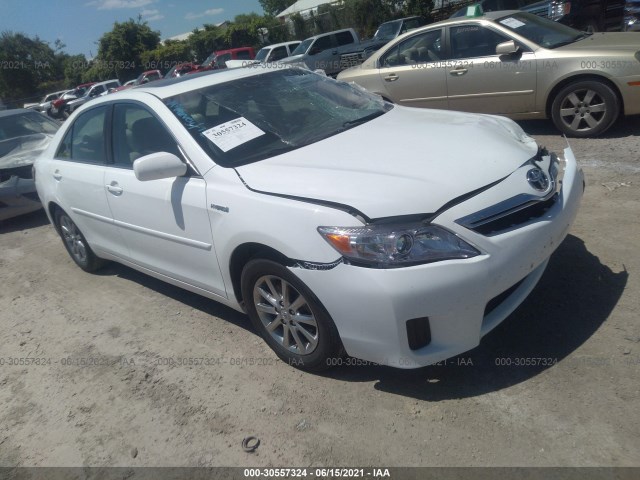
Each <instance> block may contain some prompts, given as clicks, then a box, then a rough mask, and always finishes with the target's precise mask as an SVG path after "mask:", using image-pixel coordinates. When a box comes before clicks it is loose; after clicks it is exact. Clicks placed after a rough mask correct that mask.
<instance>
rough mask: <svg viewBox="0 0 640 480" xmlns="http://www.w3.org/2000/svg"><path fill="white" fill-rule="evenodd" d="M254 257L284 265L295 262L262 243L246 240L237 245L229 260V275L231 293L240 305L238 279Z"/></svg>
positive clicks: (240, 295) (240, 289) (240, 292)
mask: <svg viewBox="0 0 640 480" xmlns="http://www.w3.org/2000/svg"><path fill="white" fill-rule="evenodd" d="M254 258H264V259H266V260H273V261H275V262H278V263H280V264H282V265H284V266H291V265H293V264H294V263H295V262H294V260H292V259H290V258H289V257H287V256H286V255H284V254H283V253H281V252H279V251H278V250H276V249H275V248H272V247H269V246H267V245H264V244H262V243H255V242H248V243H243V244H241V245H238V246H237V247H236V248H235V249H234V250H233V253H232V254H231V257H230V260H229V275H230V277H231V287H232V288H233V294H234V295H235V298H236V300H237V301H238V303H239V304H240V305H242V301H243V299H242V286H241V285H240V279H241V277H242V270H243V269H244V266H245V265H246V264H247V263H248V262H249V261H250V260H252V259H254Z"/></svg>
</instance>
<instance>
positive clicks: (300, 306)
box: [240, 259, 344, 371]
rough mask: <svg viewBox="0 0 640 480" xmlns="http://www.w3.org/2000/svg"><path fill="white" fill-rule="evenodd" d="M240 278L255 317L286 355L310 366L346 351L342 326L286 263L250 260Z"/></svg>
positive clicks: (329, 362)
mask: <svg viewBox="0 0 640 480" xmlns="http://www.w3.org/2000/svg"><path fill="white" fill-rule="evenodd" d="M240 283H241V288H242V298H243V299H244V304H245V307H246V310H247V313H248V314H249V318H250V319H251V323H252V324H253V326H254V328H255V329H256V331H258V332H259V333H260V336H262V338H263V339H264V341H265V342H266V343H267V345H269V347H271V349H272V350H273V351H274V352H275V353H276V355H278V357H280V358H281V359H282V361H284V362H287V363H288V364H290V365H292V366H294V367H296V368H299V369H302V370H307V371H321V370H325V369H327V368H330V367H331V366H334V365H336V364H338V361H337V359H340V358H342V357H343V356H344V348H343V346H342V342H341V340H340V336H339V334H338V329H337V328H336V326H335V324H334V323H333V321H332V320H331V317H330V316H329V313H328V312H327V311H326V310H325V308H324V307H323V306H322V304H321V303H320V301H319V300H318V298H317V297H316V296H315V295H314V294H313V292H312V291H311V290H310V289H309V288H308V287H307V286H306V285H305V284H304V283H303V282H302V281H301V280H299V279H298V278H297V277H296V276H295V275H294V274H293V273H291V272H290V271H289V270H288V269H287V268H286V267H284V266H283V265H281V264H279V263H277V262H274V261H272V260H265V259H254V260H250V261H249V263H247V264H246V265H245V267H244V269H243V271H242V277H241V280H240Z"/></svg>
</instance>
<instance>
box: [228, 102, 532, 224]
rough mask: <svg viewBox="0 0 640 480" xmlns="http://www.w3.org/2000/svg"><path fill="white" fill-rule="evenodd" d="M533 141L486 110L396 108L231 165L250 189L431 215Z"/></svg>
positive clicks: (513, 162) (367, 210)
mask: <svg viewBox="0 0 640 480" xmlns="http://www.w3.org/2000/svg"><path fill="white" fill-rule="evenodd" d="M537 150H538V146H537V144H536V142H535V141H534V140H533V139H532V138H531V137H528V136H527V135H526V134H525V133H524V132H523V131H522V129H521V128H520V127H519V126H518V125H517V124H516V123H514V122H513V121H511V120H509V119H506V118H504V117H497V116H492V115H477V114H467V113H460V112H450V111H444V110H427V109H418V108H407V107H400V106H396V107H394V108H393V109H392V110H391V111H389V112H388V113H386V114H384V115H382V116H381V117H378V118H376V119H374V120H371V121H370V122H367V123H365V124H362V125H359V126H356V127H354V128H352V129H350V130H347V131H346V132H343V133H340V134H338V135H334V136H333V137H329V138H327V139H324V140H322V141H320V142H316V143H314V144H312V145H309V146H306V147H302V148H300V149H297V150H294V151H292V152H288V153H285V154H283V155H279V156H276V157H273V158H270V159H267V160H262V161H259V162H256V163H252V164H248V165H244V166H241V167H238V168H237V169H236V170H237V171H238V173H239V174H240V176H241V177H242V179H243V180H244V182H245V183H246V184H247V186H248V187H249V188H251V189H254V190H258V191H262V192H269V193H276V194H281V195H290V196H295V197H303V198H309V199H314V200H321V201H329V202H336V203H340V204H344V205H348V206H350V207H353V208H356V209H358V210H359V211H360V212H362V213H364V214H365V215H366V216H368V217H369V218H381V217H390V216H396V215H409V214H418V213H434V212H436V211H437V210H438V209H440V208H441V207H442V206H443V205H445V204H446V203H447V202H449V201H451V200H453V199H455V198H457V197H459V196H461V195H464V194H466V193H469V192H472V191H474V190H476V189H478V188H481V187H484V186H486V185H489V184H491V183H493V182H496V181H498V180H500V179H502V178H504V177H506V176H507V175H509V174H510V173H512V172H513V171H514V170H516V169H517V168H518V167H520V166H521V165H522V164H523V163H524V162H526V161H527V160H529V159H530V158H532V157H533V156H534V155H535V154H536V153H537Z"/></svg>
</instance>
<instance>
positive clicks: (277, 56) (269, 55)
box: [225, 40, 301, 68]
mask: <svg viewBox="0 0 640 480" xmlns="http://www.w3.org/2000/svg"><path fill="white" fill-rule="evenodd" d="M300 43H301V42H300V41H299V40H294V41H291V42H283V43H274V44H273V45H267V46H266V47H262V48H261V49H260V50H258V53H256V58H254V59H253V60H227V61H226V62H225V65H226V66H227V68H238V67H246V66H249V65H257V64H260V63H271V62H277V61H279V60H282V59H283V58H287V57H289V56H290V55H291V54H292V53H293V51H294V50H295V49H296V47H297V46H298V45H300Z"/></svg>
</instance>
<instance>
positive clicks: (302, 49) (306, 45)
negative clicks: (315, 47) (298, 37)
mask: <svg viewBox="0 0 640 480" xmlns="http://www.w3.org/2000/svg"><path fill="white" fill-rule="evenodd" d="M312 43H313V38H307V39H306V40H305V41H304V42H302V43H301V44H300V45H298V46H297V47H296V48H295V50H294V51H293V52H291V55H302V54H303V53H305V52H306V51H307V49H308V48H309V46H311V44H312Z"/></svg>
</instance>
